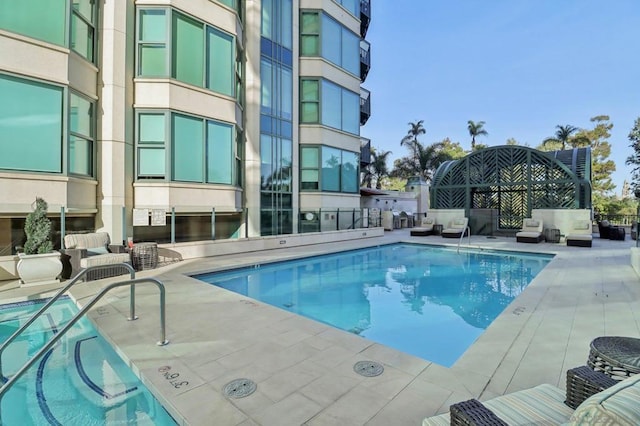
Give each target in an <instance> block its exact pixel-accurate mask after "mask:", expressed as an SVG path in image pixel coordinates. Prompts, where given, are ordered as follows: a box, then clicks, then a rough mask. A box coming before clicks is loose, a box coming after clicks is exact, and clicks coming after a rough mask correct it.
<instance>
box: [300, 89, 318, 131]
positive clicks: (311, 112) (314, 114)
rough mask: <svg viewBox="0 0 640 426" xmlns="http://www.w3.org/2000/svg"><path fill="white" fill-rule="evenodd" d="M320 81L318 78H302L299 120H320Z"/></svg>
mask: <svg viewBox="0 0 640 426" xmlns="http://www.w3.org/2000/svg"><path fill="white" fill-rule="evenodd" d="M319 88H320V83H319V81H318V80H302V88H301V92H302V93H301V101H302V108H301V111H300V122H302V123H318V122H319V121H320V112H319V111H320V90H319Z"/></svg>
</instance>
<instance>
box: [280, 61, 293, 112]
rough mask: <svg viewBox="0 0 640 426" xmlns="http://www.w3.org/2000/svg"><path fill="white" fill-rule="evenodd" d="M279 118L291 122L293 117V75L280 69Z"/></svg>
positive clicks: (286, 69)
mask: <svg viewBox="0 0 640 426" xmlns="http://www.w3.org/2000/svg"><path fill="white" fill-rule="evenodd" d="M279 69H280V72H281V74H280V100H281V104H280V107H281V111H280V117H282V118H285V119H287V120H291V118H292V115H293V75H292V73H291V70H290V69H288V68H284V67H280V68H279Z"/></svg>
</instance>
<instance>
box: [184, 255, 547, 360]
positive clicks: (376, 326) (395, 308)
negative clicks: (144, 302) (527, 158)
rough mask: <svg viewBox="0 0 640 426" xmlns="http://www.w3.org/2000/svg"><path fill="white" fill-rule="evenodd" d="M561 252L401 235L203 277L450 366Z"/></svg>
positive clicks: (269, 302)
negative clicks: (411, 240) (400, 239)
mask: <svg viewBox="0 0 640 426" xmlns="http://www.w3.org/2000/svg"><path fill="white" fill-rule="evenodd" d="M552 258H553V255H544V254H542V255H539V254H527V253H519V252H504V251H481V250H471V251H460V253H457V252H456V250H455V249H450V248H446V247H436V246H424V245H416V244H393V245H388V246H380V247H375V248H370V249H362V250H355V251H349V252H342V253H336V254H331V255H325V256H316V257H310V258H304V259H299V260H292V261H286V262H278V263H274V264H265V265H255V266H253V267H250V268H241V269H234V270H230V271H224V272H215V273H208V274H200V275H196V276H194V277H195V278H197V279H200V280H202V281H205V282H207V283H210V284H213V285H216V286H218V287H222V288H225V289H227V290H231V291H234V292H236V293H240V294H243V295H246V296H248V297H251V298H253V299H257V300H260V301H262V302H265V303H268V304H270V305H273V306H277V307H279V308H281V309H286V310H288V311H290V312H294V313H296V314H299V315H303V316H305V317H308V318H312V319H315V320H317V321H321V322H323V323H326V324H330V325H332V326H334V327H337V328H340V329H342V330H346V331H349V332H352V333H356V334H358V335H360V336H363V337H366V338H368V339H370V340H373V341H376V342H378V343H382V344H384V345H387V346H390V347H393V348H395V349H398V350H401V351H403V352H406V353H409V354H412V355H415V356H418V357H421V358H424V359H426V360H429V361H432V362H435V363H438V364H441V365H444V366H447V367H449V366H451V365H453V364H454V363H455V361H456V360H457V359H458V358H459V357H460V356H461V355H462V354H463V353H464V351H465V350H466V349H467V348H468V347H469V346H470V345H471V344H472V343H473V342H474V341H475V340H476V339H477V338H478V336H480V334H482V332H483V331H484V330H485V329H486V328H487V327H488V326H489V324H491V322H492V321H493V320H494V319H495V318H496V317H497V316H498V315H499V314H500V313H501V312H502V311H503V310H504V309H505V308H506V307H507V305H509V304H510V303H511V302H512V301H513V300H514V299H515V298H516V297H517V296H518V295H519V294H520V293H521V292H522V291H523V290H524V289H525V287H526V286H527V285H528V284H529V283H530V282H531V280H532V279H533V278H534V277H535V276H536V275H537V274H538V273H539V272H540V271H541V270H542V269H543V268H544V267H545V266H546V265H547V263H548V262H549V261H550V260H551V259H552Z"/></svg>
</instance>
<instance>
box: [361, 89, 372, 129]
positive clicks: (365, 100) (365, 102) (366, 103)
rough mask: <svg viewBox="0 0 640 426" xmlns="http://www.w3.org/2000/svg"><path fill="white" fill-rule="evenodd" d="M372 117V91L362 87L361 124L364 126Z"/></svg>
mask: <svg viewBox="0 0 640 426" xmlns="http://www.w3.org/2000/svg"><path fill="white" fill-rule="evenodd" d="M369 117H371V92H369V91H368V90H367V89H364V88H362V87H361V88H360V125H361V126H364V125H365V124H366V123H367V120H369Z"/></svg>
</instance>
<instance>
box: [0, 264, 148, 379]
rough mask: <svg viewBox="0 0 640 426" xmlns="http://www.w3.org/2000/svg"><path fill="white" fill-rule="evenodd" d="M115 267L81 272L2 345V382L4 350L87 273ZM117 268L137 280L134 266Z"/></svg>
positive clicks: (104, 266) (0, 347) (89, 269)
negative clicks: (127, 271) (125, 271)
mask: <svg viewBox="0 0 640 426" xmlns="http://www.w3.org/2000/svg"><path fill="white" fill-rule="evenodd" d="M114 266H115V265H96V266H90V267H88V268H85V269H83V270H81V271H80V272H79V273H78V275H76V276H75V277H73V279H72V280H71V281H70V282H69V283H68V284H67V285H65V286H64V287H62V288H61V289H60V290H59V291H58V292H57V293H56V294H55V295H54V296H53V297H51V299H49V301H48V302H47V303H45V305H44V306H43V307H42V308H40V310H39V311H38V312H36V313H35V314H33V315H32V316H31V318H29V319H28V320H27V322H26V323H24V324H23V325H22V326H21V327H20V328H19V329H18V330H16V331H15V333H13V334H12V335H11V336H9V338H8V339H7V340H5V341H4V342H3V343H2V345H0V381H2V380H3V377H4V376H3V375H2V353H3V352H4V350H5V349H6V347H7V346H9V344H11V342H13V341H14V340H15V339H16V338H17V337H18V336H19V335H20V334H22V332H23V331H24V330H26V329H27V327H29V326H30V325H31V324H33V322H34V321H35V320H37V319H38V318H40V315H42V314H43V313H44V312H45V311H46V310H47V309H49V306H51V305H53V303H54V302H55V301H56V300H58V299H59V298H60V296H62V295H63V294H64V293H65V292H66V291H67V290H69V289H70V288H71V287H73V285H74V284H75V283H77V282H78V281H79V280H80V279H81V278H83V277H84V276H85V275H86V274H87V272H90V271H95V270H99V269H107V268H113V267H114ZM117 266H122V267H124V268H126V269H128V270H129V273H130V274H131V279H132V280H133V279H135V278H136V270H135V269H133V266H131V265H129V264H128V263H122V264H120V265H117ZM131 296H132V297H133V298H135V295H134V294H133V293H131ZM132 303H133V302H132ZM134 316H135V312H132V313H131V318H132V319H135V317H134Z"/></svg>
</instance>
